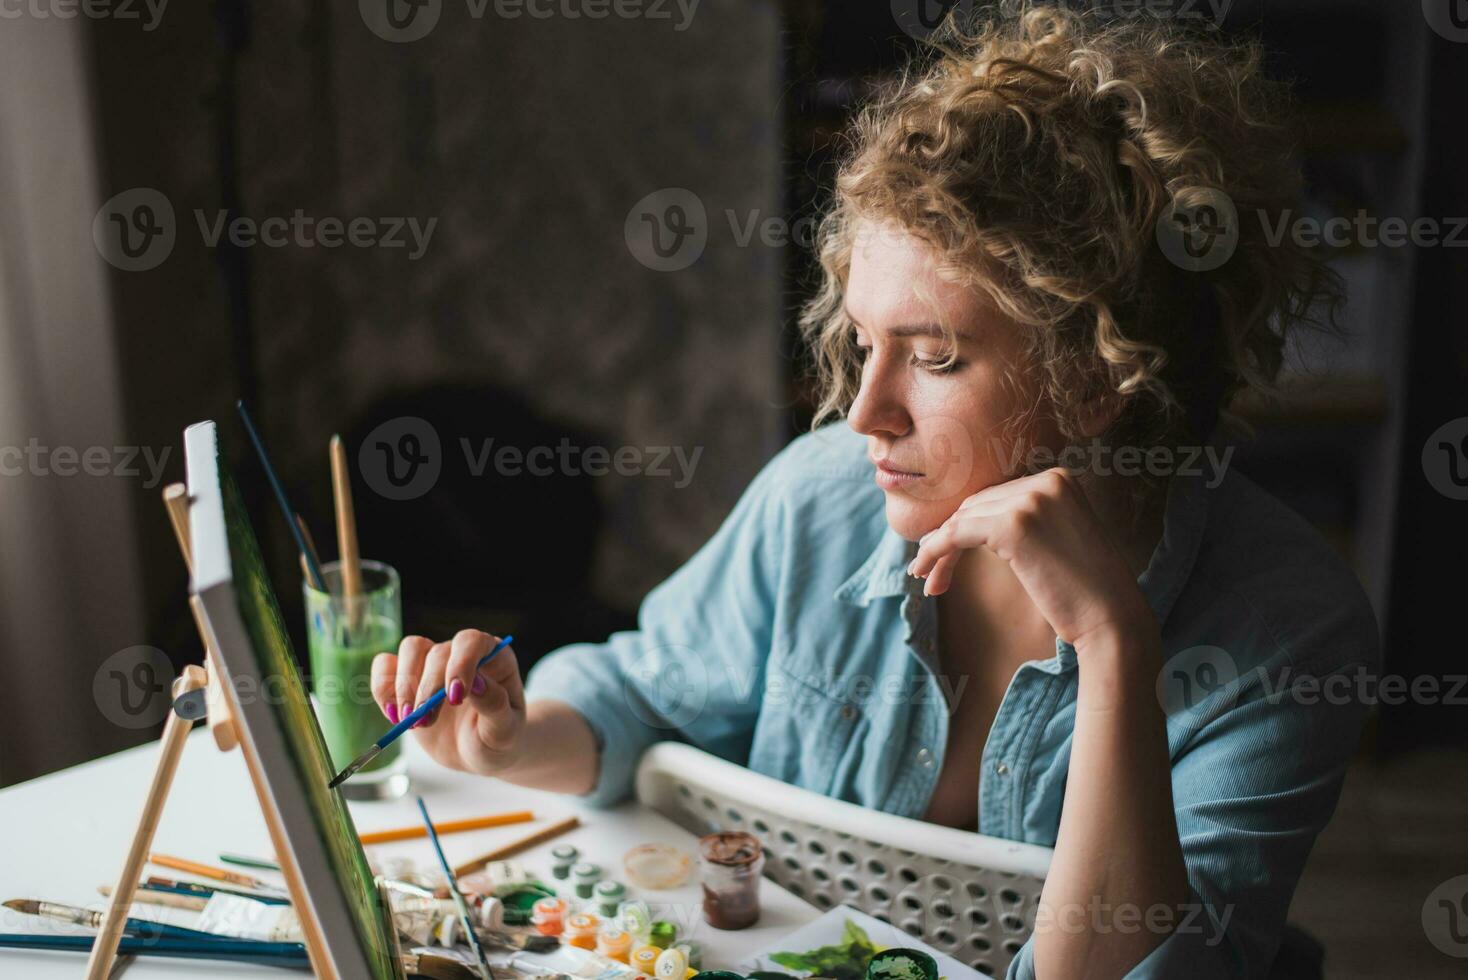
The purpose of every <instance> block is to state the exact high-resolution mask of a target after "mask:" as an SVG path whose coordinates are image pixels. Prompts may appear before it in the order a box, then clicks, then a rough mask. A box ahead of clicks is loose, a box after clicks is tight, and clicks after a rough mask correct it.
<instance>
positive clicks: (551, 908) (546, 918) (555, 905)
mask: <svg viewBox="0 0 1468 980" xmlns="http://www.w3.org/2000/svg"><path fill="white" fill-rule="evenodd" d="M565 919H566V900H565V899H564V898H542V899H541V900H540V901H538V902H536V903H535V904H534V905H533V906H531V908H530V924H531V925H533V926H534V927H535V931H536V932H538V933H540V934H541V935H542V936H559V935H560V934H561V931H562V930H563V929H564V928H565Z"/></svg>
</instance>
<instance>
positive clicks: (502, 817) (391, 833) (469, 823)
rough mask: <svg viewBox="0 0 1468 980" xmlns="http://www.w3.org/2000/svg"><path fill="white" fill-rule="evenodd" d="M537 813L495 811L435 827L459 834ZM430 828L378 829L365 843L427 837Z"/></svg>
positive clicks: (522, 820)
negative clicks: (484, 815)
mask: <svg viewBox="0 0 1468 980" xmlns="http://www.w3.org/2000/svg"><path fill="white" fill-rule="evenodd" d="M534 819H535V814H533V813H531V812H530V811H529V810H517V811H515V812H514V813H494V814H491V815H489V816H487V817H472V818H470V819H467V820H448V821H445V822H444V823H436V824H434V825H433V829H434V830H436V831H438V833H439V834H440V835H442V834H457V833H458V832H459V831H461V830H483V829H484V828H486V827H503V826H505V825H506V824H512V823H526V822H528V821H531V820H534ZM427 836H428V829H427V828H426V827H424V826H423V825H422V824H419V825H418V826H416V827H400V828H398V829H397V830H377V831H373V832H372V833H370V834H362V835H361V840H362V843H363V844H387V843H390V842H392V841H398V840H413V839H414V838H416V837H427Z"/></svg>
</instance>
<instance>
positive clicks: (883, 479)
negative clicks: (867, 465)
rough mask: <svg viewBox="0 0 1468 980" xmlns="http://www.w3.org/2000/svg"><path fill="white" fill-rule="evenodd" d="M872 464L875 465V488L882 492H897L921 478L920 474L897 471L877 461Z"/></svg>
mask: <svg viewBox="0 0 1468 980" xmlns="http://www.w3.org/2000/svg"><path fill="white" fill-rule="evenodd" d="M873 462H875V463H876V464H877V477H876V479H877V486H879V487H881V488H882V489H883V490H897V489H899V488H901V487H905V486H907V485H908V484H910V483H916V482H917V481H918V480H921V479H922V478H923V474H921V473H914V472H911V471H910V470H899V469H897V468H896V467H894V466H889V465H888V464H886V463H885V462H881V461H879V460H873Z"/></svg>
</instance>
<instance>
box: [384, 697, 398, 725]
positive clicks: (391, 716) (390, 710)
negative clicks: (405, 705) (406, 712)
mask: <svg viewBox="0 0 1468 980" xmlns="http://www.w3.org/2000/svg"><path fill="white" fill-rule="evenodd" d="M382 713H383V714H385V715H387V720H388V721H390V722H392V723H393V724H394V725H396V724H397V723H398V706H397V705H396V704H394V703H393V702H391V701H389V702H388V703H387V707H385V708H383V709H382Z"/></svg>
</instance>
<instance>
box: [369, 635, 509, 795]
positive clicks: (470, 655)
mask: <svg viewBox="0 0 1468 980" xmlns="http://www.w3.org/2000/svg"><path fill="white" fill-rule="evenodd" d="M499 641H500V638H499V637H497V636H491V635H490V634H488V633H485V632H482V631H480V630H460V631H459V632H458V633H456V634H455V635H454V638H453V640H451V641H446V642H443V643H434V642H433V641H432V640H429V639H427V638H426V637H422V636H409V637H406V638H404V640H403V642H402V643H401V644H399V645H398V652H397V653H396V654H392V653H379V654H378V655H377V656H376V657H375V658H373V660H372V697H373V698H374V699H375V700H376V701H377V705H378V707H379V708H381V709H382V713H383V714H384V715H386V716H387V719H388V720H389V721H390V722H392V723H393V724H397V723H398V721H400V720H401V719H402V718H404V717H405V716H406V715H408V714H409V713H411V712H412V710H413V709H414V707H416V706H417V705H420V704H422V703H423V702H424V701H427V700H428V699H429V698H430V697H432V696H433V695H434V693H436V692H437V691H438V690H439V689H440V688H447V689H448V697H447V698H445V699H444V701H443V702H442V703H441V704H440V705H439V706H438V707H437V708H435V709H434V710H433V712H432V713H431V714H429V715H428V716H427V717H425V718H424V719H423V720H422V721H420V722H418V724H417V725H415V726H414V732H415V735H416V736H417V738H418V744H419V745H421V746H423V748H424V749H425V750H427V752H428V754H429V755H430V756H431V757H432V758H433V759H434V760H435V761H436V762H438V763H440V764H441V765H445V766H448V767H450V768H452V769H460V770H462V771H464V772H472V773H479V774H481V775H494V774H496V773H502V772H504V771H505V770H507V769H509V768H511V767H512V766H514V764H515V763H516V762H517V761H518V760H519V758H520V750H521V744H520V743H521V739H520V735H521V732H522V731H524V728H525V690H524V688H523V687H522V686H521V683H520V666H519V664H518V663H517V662H516V660H515V651H514V649H513V648H512V647H505V648H504V649H503V650H501V651H500V652H499V653H497V654H495V655H494V657H493V658H492V659H491V660H490V661H489V663H487V664H485V665H484V666H483V667H481V668H479V669H478V670H477V671H476V670H475V667H474V665H475V664H477V663H478V662H479V659H480V658H481V657H483V656H484V655H485V654H486V653H488V652H489V651H490V650H492V649H494V645H495V644H496V643H498V642H499Z"/></svg>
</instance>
